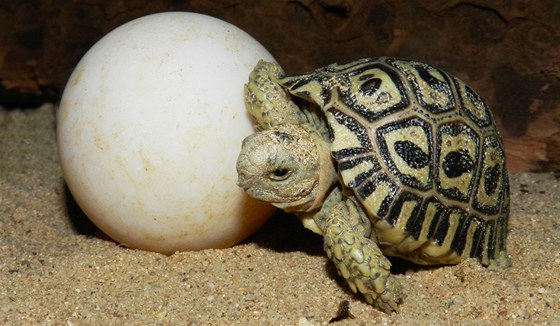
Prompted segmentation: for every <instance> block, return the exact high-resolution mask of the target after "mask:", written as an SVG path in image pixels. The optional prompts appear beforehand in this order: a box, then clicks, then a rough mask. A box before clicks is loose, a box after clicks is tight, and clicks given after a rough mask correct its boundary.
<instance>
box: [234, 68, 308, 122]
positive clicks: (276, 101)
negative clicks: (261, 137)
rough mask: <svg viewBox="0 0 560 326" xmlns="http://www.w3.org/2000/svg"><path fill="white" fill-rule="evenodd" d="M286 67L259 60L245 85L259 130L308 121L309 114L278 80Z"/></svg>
mask: <svg viewBox="0 0 560 326" xmlns="http://www.w3.org/2000/svg"><path fill="white" fill-rule="evenodd" d="M283 76H284V71H283V70H282V68H281V67H280V66H279V65H278V64H277V63H272V62H266V61H263V60H261V61H259V63H258V64H257V65H256V66H255V68H254V69H253V71H252V72H251V74H250V75H249V82H248V83H247V84H246V85H245V95H244V96H245V104H246V107H247V111H248V112H249V114H250V115H251V116H252V117H253V120H254V122H255V128H256V129H257V130H258V131H261V130H266V129H271V128H272V127H275V126H279V125H284V124H295V125H302V124H304V123H307V118H306V116H305V114H304V113H303V112H302V111H301V110H300V108H299V107H298V106H297V105H296V104H295V103H294V102H292V100H291V98H290V96H289V95H288V93H287V92H286V91H285V90H284V89H283V88H282V86H280V85H279V84H278V79H279V78H281V77H283Z"/></svg>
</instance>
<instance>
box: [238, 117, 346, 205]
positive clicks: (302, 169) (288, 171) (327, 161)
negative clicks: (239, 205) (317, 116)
mask: <svg viewBox="0 0 560 326" xmlns="http://www.w3.org/2000/svg"><path fill="white" fill-rule="evenodd" d="M325 156H326V158H325ZM237 173H238V177H239V178H238V181H237V184H238V185H239V186H240V187H242V188H243V189H244V190H245V192H246V193H247V194H248V195H249V196H251V197H253V198H255V199H259V200H262V201H266V202H269V203H271V204H273V205H274V206H276V207H278V208H281V209H284V210H285V211H291V212H296V211H298V212H304V211H311V210H313V209H315V208H317V207H319V206H321V205H322V201H323V199H324V197H325V194H326V192H327V191H328V190H329V189H330V188H331V187H332V185H333V184H334V183H335V182H336V180H337V177H336V172H335V170H334V166H333V163H332V161H331V158H330V152H329V149H328V145H327V144H325V142H324V141H322V140H321V139H320V138H318V137H314V136H312V135H311V134H310V133H308V132H307V131H305V130H304V129H303V128H302V127H300V126H297V125H292V124H286V125H280V126H277V127H275V128H272V129H269V130H265V131H261V132H257V133H255V134H252V135H250V136H249V137H247V138H245V140H244V141H243V145H242V148H241V153H240V154H239V158H238V159H237Z"/></svg>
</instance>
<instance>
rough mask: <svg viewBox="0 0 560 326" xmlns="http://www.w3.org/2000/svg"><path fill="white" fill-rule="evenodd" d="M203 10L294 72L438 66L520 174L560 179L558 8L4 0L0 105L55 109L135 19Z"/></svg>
mask: <svg viewBox="0 0 560 326" xmlns="http://www.w3.org/2000/svg"><path fill="white" fill-rule="evenodd" d="M164 11H192V12H198V13H203V14H208V15H211V16H214V17H217V18H220V19H222V20H225V21H227V22H229V23H232V24H234V25H236V26H238V27H240V28H241V29H243V30H245V31H247V32H248V33H249V34H251V35H252V36H253V37H255V38H256V39H257V40H258V41H259V42H261V43H262V44H263V45H264V46H265V47H266V48H267V49H268V50H269V51H270V52H271V53H272V54H273V55H274V56H275V58H276V59H277V60H278V61H279V62H280V64H281V65H282V66H283V67H284V69H285V70H286V71H287V72H288V73H295V72H304V71H308V70H311V69H314V68H317V67H319V66H323V65H326V64H329V63H332V62H335V61H338V60H353V59H358V58H361V57H368V56H385V55H388V56H399V57H408V58H413V59H417V60H420V61H424V62H427V63H430V64H433V65H436V66H439V67H441V68H443V69H444V70H446V71H448V72H450V73H452V74H454V75H456V76H458V77H459V78H461V79H463V80H464V81H465V82H467V84H469V85H471V86H472V87H473V88H474V89H475V90H477V92H478V93H479V94H480V95H481V96H482V97H483V98H484V99H485V100H486V101H487V103H488V104H489V105H490V107H491V108H492V110H493V112H494V115H495V117H496V120H497V123H498V126H499V128H500V130H501V132H502V135H503V136H504V141H505V144H506V151H507V155H508V165H509V167H510V169H511V170H514V171H555V172H559V171H560V1H557V0H545V1H506V0H493V1H491V0H480V1H460V0H455V1H444V0H416V1H414V0H402V1H389V0H386V1H383V0H363V1H359V0H356V1H349V0H348V1H345V0H315V1H313V0H307V1H306V0H300V1H289V0H260V1H258V0H247V1H241V0H238V1H235V0H225V1H207V0H194V1H188V0H183V1H179V0H166V1H148V0H127V1H124V0H122V1H96V0H75V1H54V0H53V1H49V0H44V1H39V0H36V1H33V0H29V1H25V0H20V1H2V3H1V4H0V105H1V106H4V107H7V108H30V107H35V106H38V105H39V104H41V103H43V102H53V103H57V102H58V101H59V99H60V96H61V94H62V91H63V89H64V85H65V83H66V80H67V79H68V77H69V76H70V73H71V72H72V69H73V68H74V66H75V65H76V64H77V62H78V61H79V59H80V58H81V57H82V56H83V55H84V53H85V52H86V51H87V50H88V49H89V47H91V46H92V45H93V44H94V43H95V42H96V41H97V40H99V39H100V38H101V37H102V36H103V35H105V34H106V33H108V32H110V31H111V30H112V29H114V28H116V27H117V26H119V25H121V24H123V23H126V22H128V21H130V20H132V19H134V18H138V17H141V16H144V15H147V14H151V13H156V12H164Z"/></svg>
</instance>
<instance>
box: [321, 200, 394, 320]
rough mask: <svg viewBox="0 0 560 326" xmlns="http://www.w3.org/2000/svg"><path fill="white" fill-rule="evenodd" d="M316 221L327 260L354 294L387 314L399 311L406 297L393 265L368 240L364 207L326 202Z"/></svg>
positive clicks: (341, 202) (373, 243) (355, 204)
mask: <svg viewBox="0 0 560 326" xmlns="http://www.w3.org/2000/svg"><path fill="white" fill-rule="evenodd" d="M336 191H337V189H335V190H334V191H333V192H336ZM331 196H333V194H331ZM315 221H316V223H317V225H318V226H319V228H321V229H322V231H323V239H324V249H325V251H326V253H327V255H328V257H329V258H330V259H331V260H332V261H333V262H334V264H335V266H336V268H337V270H338V273H339V274H340V275H341V276H342V277H344V279H345V280H346V282H347V283H348V285H349V286H350V288H351V289H352V291H354V292H358V291H359V292H360V293H362V294H363V296H364V297H365V299H366V300H367V302H368V303H370V304H372V305H374V306H375V307H376V308H378V309H380V310H382V311H384V312H386V313H390V312H392V311H397V309H398V304H399V303H401V302H402V300H403V299H404V293H403V291H402V288H401V285H400V283H399V282H398V281H397V280H396V278H395V277H394V276H393V275H391V272H390V268H391V263H390V262H389V260H388V259H387V258H385V256H384V255H383V253H382V252H381V250H380V249H379V247H378V246H377V244H376V243H375V241H374V240H372V239H370V238H368V237H367V235H368V234H369V233H370V231H371V230H370V229H369V228H364V225H369V221H368V220H367V216H366V215H365V213H364V212H363V210H362V209H361V207H359V206H358V205H357V203H355V202H354V201H353V200H352V199H348V200H346V201H329V200H327V201H326V202H325V204H324V205H323V209H322V210H321V212H320V213H319V214H317V215H316V218H315Z"/></svg>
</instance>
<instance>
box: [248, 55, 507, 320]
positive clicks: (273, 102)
mask: <svg viewBox="0 0 560 326" xmlns="http://www.w3.org/2000/svg"><path fill="white" fill-rule="evenodd" d="M245 100H246V102H247V103H246V104H247V109H248V111H249V113H250V114H251V115H252V117H253V119H254V122H255V128H256V130H257V132H256V133H255V134H253V135H250V136H249V137H247V138H246V139H245V140H244V141H243V145H242V149H241V153H240V155H239V158H238V161H237V171H238V175H239V180H238V184H239V186H241V187H243V188H244V190H245V191H246V192H247V193H248V194H249V195H250V196H251V197H254V198H257V199H260V200H263V201H267V202H270V203H272V204H273V205H275V206H276V207H279V208H281V209H283V210H285V211H287V212H292V213H294V214H296V215H297V216H298V217H299V218H300V219H301V221H302V222H303V224H304V226H305V227H307V228H309V229H311V230H312V231H314V232H316V233H319V234H321V235H323V238H324V249H325V251H326V253H327V255H328V257H329V258H331V259H332V261H333V262H334V264H335V266H336V268H337V270H338V272H339V274H340V275H342V276H343V277H344V278H345V279H346V281H347V283H348V285H349V286H350V288H351V289H352V290H353V291H354V292H357V291H359V292H361V293H362V294H363V295H364V296H365V299H366V300H367V301H368V302H369V303H371V304H373V305H374V306H376V307H377V308H379V309H381V310H383V311H385V312H391V311H396V310H397V308H398V304H399V303H400V302H402V300H403V298H404V294H403V291H402V288H401V285H400V284H399V282H398V281H397V280H396V278H395V277H394V276H393V275H391V274H390V267H391V263H390V262H389V261H388V260H387V258H385V256H384V255H389V256H398V257H402V258H405V259H407V260H410V261H412V262H414V263H417V264H456V263H459V262H460V261H462V260H464V259H466V258H469V257H474V258H477V259H479V260H480V262H481V263H482V264H483V265H485V266H489V267H491V268H505V267H508V266H510V261H509V258H508V256H507V254H506V251H505V241H506V228H507V221H508V213H509V212H508V211H509V186H508V175H507V171H506V166H505V159H504V148H503V145H502V142H501V139H500V136H499V134H498V131H497V129H496V125H495V123H494V121H493V118H492V115H491V113H490V111H489V109H488V107H487V106H486V104H485V103H484V102H483V101H482V100H481V98H480V97H479V96H478V95H477V94H476V93H475V92H474V91H473V90H472V89H471V88H470V87H469V86H467V85H466V84H465V83H463V82H462V81H460V80H459V79H457V78H455V77H453V76H450V75H449V74H447V73H445V72H443V71H441V70H439V69H437V68H435V67H432V66H430V65H427V64H424V63H419V62H416V61H410V60H405V59H396V58H367V59H361V60H358V61H354V62H350V63H335V64H332V65H329V66H326V67H323V68H319V69H317V70H315V71H312V72H310V73H306V74H299V75H290V76H285V75H284V72H283V70H282V69H281V68H280V66H279V65H278V64H275V63H268V62H264V61H261V62H259V63H258V65H257V66H256V67H255V69H254V70H253V72H252V73H251V75H250V77H249V83H248V84H247V85H246V87H245ZM335 162H336V164H335Z"/></svg>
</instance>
